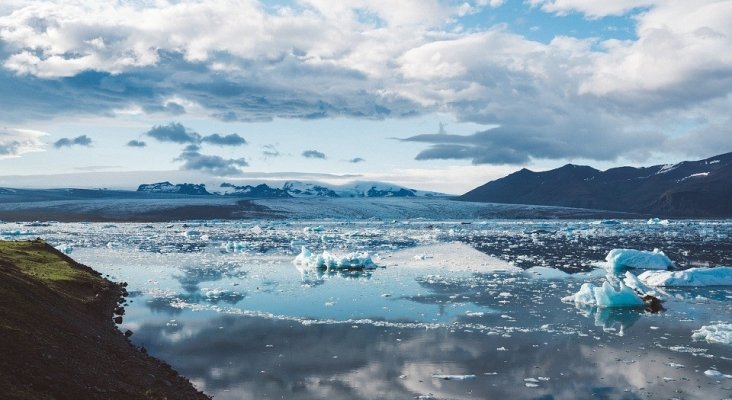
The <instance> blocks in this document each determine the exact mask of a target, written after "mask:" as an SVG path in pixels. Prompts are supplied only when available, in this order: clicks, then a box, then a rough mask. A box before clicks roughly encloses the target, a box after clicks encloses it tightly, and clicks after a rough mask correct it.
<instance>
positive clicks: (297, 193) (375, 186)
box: [282, 181, 444, 198]
mask: <svg viewBox="0 0 732 400" xmlns="http://www.w3.org/2000/svg"><path fill="white" fill-rule="evenodd" d="M282 189H283V190H285V191H286V192H287V193H288V194H289V195H290V196H292V197H347V198H348V197H433V196H444V194H441V193H436V192H426V191H421V190H415V189H409V188H405V187H403V186H399V185H394V184H391V183H384V182H352V183H349V184H345V185H327V184H324V183H319V182H301V181H287V182H285V183H284V185H283V186H282Z"/></svg>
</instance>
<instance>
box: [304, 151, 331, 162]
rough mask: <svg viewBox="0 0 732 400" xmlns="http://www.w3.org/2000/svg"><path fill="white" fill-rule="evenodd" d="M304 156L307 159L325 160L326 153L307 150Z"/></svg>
mask: <svg viewBox="0 0 732 400" xmlns="http://www.w3.org/2000/svg"><path fill="white" fill-rule="evenodd" d="M302 156H303V157H305V158H319V159H321V160H325V153H323V152H320V151H318V150H305V151H303V152H302Z"/></svg>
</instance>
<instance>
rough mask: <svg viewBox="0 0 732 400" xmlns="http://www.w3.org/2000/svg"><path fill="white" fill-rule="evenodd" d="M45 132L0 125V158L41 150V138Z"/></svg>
mask: <svg viewBox="0 0 732 400" xmlns="http://www.w3.org/2000/svg"><path fill="white" fill-rule="evenodd" d="M46 135H47V133H45V132H41V131H34V130H30V129H12V128H3V127H0V159H3V158H11V157H18V156H20V155H21V154H24V153H30V152H35V151H43V141H41V138H42V137H43V136H46Z"/></svg>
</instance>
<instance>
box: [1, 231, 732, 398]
mask: <svg viewBox="0 0 732 400" xmlns="http://www.w3.org/2000/svg"><path fill="white" fill-rule="evenodd" d="M0 236H2V237H3V238H5V239H22V238H35V237H41V238H44V239H46V240H47V241H48V242H49V243H51V244H53V245H54V246H56V247H57V248H59V249H60V250H62V251H64V252H66V253H68V254H69V255H70V256H71V257H73V258H74V259H75V260H77V261H79V262H81V263H84V264H86V265H89V266H91V267H93V268H94V269H96V270H98V271H100V272H102V273H103V274H105V275H108V276H109V278H110V279H112V280H115V281H125V282H128V284H129V286H128V288H127V289H128V291H129V292H130V295H129V297H128V298H127V304H126V305H125V308H126V313H125V315H124V318H123V323H122V324H121V325H119V328H120V329H121V330H122V331H125V330H128V329H129V330H131V331H132V332H133V333H134V334H133V335H132V337H131V340H132V342H133V343H134V344H135V345H137V346H141V347H144V348H145V349H146V351H147V352H149V353H150V354H152V355H153V356H156V357H158V358H161V359H163V360H165V361H166V362H168V363H170V364H171V365H172V366H173V367H175V368H176V369H177V370H178V371H179V372H180V373H181V374H183V375H184V376H186V377H188V378H190V379H191V381H192V382H193V383H194V384H195V385H196V387H198V388H199V389H202V390H204V391H205V392H206V393H207V394H210V395H213V396H214V397H215V398H216V399H241V398H244V399H298V398H303V399H306V398H339V399H374V398H381V399H404V398H421V399H429V398H435V399H484V398H514V399H575V398H593V399H595V398H596V399H648V398H659V399H661V398H662V399H668V398H679V399H724V398H730V397H732V378H730V377H729V375H730V374H732V344H730V343H725V342H724V340H723V341H722V342H721V343H720V342H715V341H709V340H705V339H704V338H703V337H702V338H699V337H696V338H692V335H693V332H694V331H698V330H699V329H700V328H702V327H703V326H723V325H724V324H729V323H732V287H729V286H707V287H685V288H683V287H681V288H656V289H657V290H658V291H660V292H662V293H663V299H664V303H663V305H664V308H665V309H664V310H663V311H661V312H657V313H651V312H647V311H645V310H644V309H643V308H642V307H639V308H596V307H591V306H587V305H579V304H574V303H572V302H566V301H562V298H565V297H567V296H570V295H572V294H574V293H576V292H577V291H578V290H579V289H580V287H581V285H582V284H583V283H587V282H590V283H599V282H601V281H602V280H603V279H605V278H604V276H605V271H604V269H602V267H603V265H602V264H603V261H604V258H605V255H606V254H607V253H608V252H609V251H610V250H612V249H614V248H634V249H641V250H649V251H650V250H653V249H654V248H659V249H661V250H662V251H664V252H665V254H666V255H667V256H668V257H669V258H670V259H671V260H673V261H674V263H675V268H679V269H684V268H689V267H694V266H697V267H709V266H723V265H727V266H729V265H732V222H730V221H703V220H699V221H646V220H632V221H599V220H598V221H584V220H583V221H572V220H569V221H567V220H562V221H546V220H542V221H533V220H528V221H516V220H492V221H462V222H461V221H432V220H416V221H415V220H410V221H399V220H393V221H392V220H389V221H381V220H369V221H345V220H324V221H297V222H291V221H276V222H272V221H246V222H238V221H206V222H180V223H172V224H169V223H161V224H130V223H124V224H102V223H89V224H84V223H20V224H18V223H3V224H0ZM303 246H304V247H306V248H307V249H309V250H310V251H312V252H313V253H314V254H320V253H321V252H323V251H327V252H330V253H332V254H336V255H343V254H347V253H351V252H363V253H368V255H369V257H370V258H371V259H372V260H373V262H374V263H375V265H376V266H377V267H376V268H373V269H355V268H351V269H343V270H333V269H331V270H325V269H318V268H306V267H303V266H302V265H295V264H294V263H293V260H294V259H295V257H296V256H297V255H298V253H300V252H301V249H302V247H303ZM363 253H362V254H363ZM536 267H542V268H540V269H537V268H536ZM637 272H640V271H634V273H637ZM726 375H727V376H726Z"/></svg>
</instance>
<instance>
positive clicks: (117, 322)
mask: <svg viewBox="0 0 732 400" xmlns="http://www.w3.org/2000/svg"><path fill="white" fill-rule="evenodd" d="M112 321H114V323H115V324H118V325H119V324H121V323H122V317H114V318H112Z"/></svg>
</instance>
